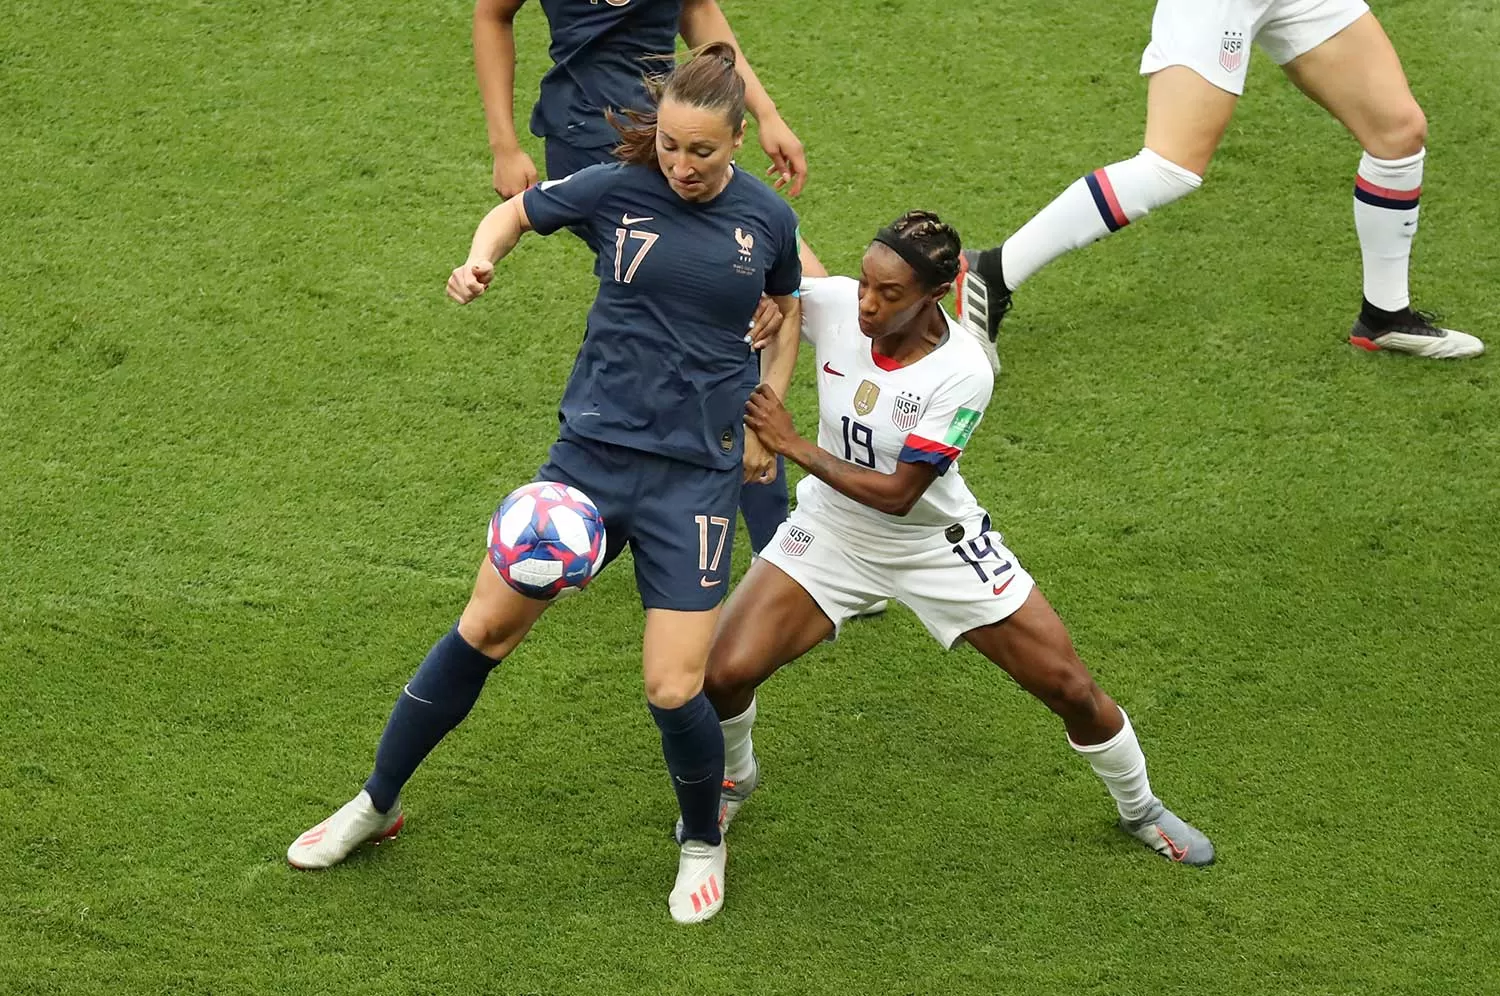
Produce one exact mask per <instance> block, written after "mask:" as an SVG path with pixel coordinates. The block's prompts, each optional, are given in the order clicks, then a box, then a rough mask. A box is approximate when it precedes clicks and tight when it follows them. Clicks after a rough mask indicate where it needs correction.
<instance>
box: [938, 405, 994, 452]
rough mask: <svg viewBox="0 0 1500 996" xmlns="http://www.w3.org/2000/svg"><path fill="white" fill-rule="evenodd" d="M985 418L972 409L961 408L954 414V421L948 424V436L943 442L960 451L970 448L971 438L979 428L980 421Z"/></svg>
mask: <svg viewBox="0 0 1500 996" xmlns="http://www.w3.org/2000/svg"><path fill="white" fill-rule="evenodd" d="M983 417H984V415H983V413H982V412H976V411H975V410H974V409H972V408H960V409H959V410H958V411H957V412H956V413H955V414H954V416H953V421H952V422H949V423H948V435H947V436H945V437H944V438H943V442H945V443H947V444H948V445H949V446H957V447H958V448H959V449H963V448H964V447H965V446H968V445H969V437H970V436H972V435H974V430H975V429H977V428H979V420H980V419H981V418H983Z"/></svg>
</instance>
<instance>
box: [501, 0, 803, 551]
mask: <svg viewBox="0 0 1500 996" xmlns="http://www.w3.org/2000/svg"><path fill="white" fill-rule="evenodd" d="M541 2H542V10H543V12H544V13H545V14H546V15H547V24H548V28H549V30H550V33H551V41H552V44H551V47H550V55H551V57H552V68H551V69H549V70H548V71H547V73H546V75H545V76H543V77H542V83H541V93H540V94H539V96H538V99H537V102H536V106H535V107H534V108H533V109H532V112H531V130H532V133H533V134H535V135H536V136H537V137H539V138H542V139H544V140H545V142H546V147H545V148H546V156H547V178H548V179H551V180H556V179H559V178H561V177H565V176H568V175H569V174H571V173H576V172H577V171H579V170H581V169H586V168H588V167H589V166H593V165H595V164H597V163H603V162H610V161H611V159H612V150H613V149H614V147H615V146H616V145H617V144H619V140H620V136H619V133H618V132H616V131H615V129H614V128H613V127H611V125H610V123H609V122H608V121H607V120H606V112H608V111H611V110H613V111H616V112H624V111H629V110H644V109H647V108H648V107H649V106H650V104H649V97H648V94H647V91H646V83H645V78H646V77H647V76H649V75H655V74H660V73H661V71H662V69H663V68H664V65H665V64H666V63H667V62H669V60H670V59H671V56H672V50H673V47H674V45H675V43H676V39H677V36H678V34H681V35H682V38H683V40H684V41H686V42H687V43H688V45H689V46H690V47H694V48H696V47H698V46H702V45H706V44H709V43H711V42H723V43H725V44H728V45H732V46H734V47H735V54H736V60H735V62H736V66H737V68H738V70H739V73H740V76H741V77H742V78H743V79H744V81H745V107H746V110H748V111H749V112H750V114H751V115H752V116H753V117H754V118H755V121H756V125H757V131H758V132H759V134H760V144H761V148H763V149H764V150H765V152H766V155H767V156H769V157H770V158H771V171H772V172H773V173H775V174H776V175H777V179H776V186H777V187H782V186H786V187H787V188H788V189H789V192H790V193H792V194H797V193H799V192H800V191H801V189H802V183H803V180H804V179H805V178H806V175H807V159H806V157H805V156H804V155H803V151H802V143H801V142H799V141H798V140H797V136H796V135H794V134H793V133H792V130H791V129H790V128H789V127H787V125H786V122H785V121H783V120H782V119H781V115H780V114H779V113H778V112H777V110H776V104H775V103H774V102H773V101H772V100H771V97H770V95H769V94H767V93H766V90H765V87H763V86H761V83H760V80H759V79H758V78H757V77H756V75H755V71H754V70H753V69H751V68H750V63H749V62H747V61H746V60H745V57H744V54H743V53H742V52H740V51H739V46H738V43H737V42H736V41H735V37H734V32H733V31H732V30H731V29H730V27H729V22H728V21H727V20H726V19H725V17H724V13H723V11H721V10H720V9H719V5H718V4H717V3H716V2H715V0H606V2H603V3H599V2H593V3H589V2H585V0H541ZM524 3H525V0H476V3H475V5H474V71H475V74H476V75H477V76H478V78H479V92H480V96H481V97H482V98H483V100H484V112H485V122H486V125H487V127H488V131H489V138H490V148H491V150H492V151H493V152H494V155H495V171H494V184H495V190H496V191H497V192H498V193H499V194H500V195H501V196H502V197H513V196H515V195H516V194H519V193H520V192H521V191H523V190H525V189H526V188H527V187H529V186H531V185H532V184H533V183H535V182H536V181H537V172H536V166H535V165H534V164H533V163H532V161H531V157H530V156H528V155H527V154H526V152H525V151H524V150H523V149H522V148H521V144H520V141H519V140H518V139H517V136H516V125H515V114H514V100H515V81H516V42H515V34H514V29H513V25H512V22H513V21H514V19H515V16H516V13H517V11H519V10H520V9H521V7H522V5H523V4H524ZM580 234H582V232H581V231H580ZM606 235H609V233H606ZM611 237H612V236H611ZM592 248H593V249H594V251H595V252H603V253H606V254H607V253H608V252H609V251H610V246H609V245H604V246H592ZM768 303H769V302H767V304H768ZM758 317H759V318H760V320H761V322H762V323H763V324H768V325H770V328H768V329H765V330H764V331H765V332H766V333H767V334H774V331H775V318H776V310H775V308H774V307H772V308H767V307H766V306H764V305H763V306H762V308H761V311H760V312H759V315H758ZM774 469H775V476H774V477H772V478H769V479H767V480H764V481H759V480H757V481H750V482H747V483H746V485H745V488H744V490H743V492H742V493H741V495H740V510H741V511H742V512H743V513H744V515H745V528H746V529H747V530H748V531H749V533H750V543H751V547H752V549H756V550H759V549H760V548H761V547H762V546H764V545H765V544H766V543H767V542H769V541H770V539H771V536H772V535H773V534H774V533H775V532H776V527H777V526H779V525H781V522H782V520H783V519H785V518H786V513H787V486H786V472H785V469H784V467H783V466H782V465H781V461H779V460H778V461H777V462H776V464H775V465H774Z"/></svg>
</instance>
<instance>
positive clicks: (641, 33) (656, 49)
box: [531, 0, 682, 149]
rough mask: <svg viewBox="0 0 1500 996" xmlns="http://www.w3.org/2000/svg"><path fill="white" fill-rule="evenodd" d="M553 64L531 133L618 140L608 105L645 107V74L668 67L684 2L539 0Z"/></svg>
mask: <svg viewBox="0 0 1500 996" xmlns="http://www.w3.org/2000/svg"><path fill="white" fill-rule="evenodd" d="M542 10H543V11H544V12H545V13H546V15H547V27H548V30H549V32H550V33H551V35H552V45H551V47H550V48H549V49H548V54H549V55H550V56H551V57H552V68H551V69H549V70H547V74H546V75H545V76H543V77H542V86H541V96H540V97H539V98H538V100H537V102H536V106H535V107H533V108H532V110H531V132H532V134H534V135H536V136H537V137H538V138H557V139H561V140H563V141H565V142H567V143H568V144H569V145H574V146H577V147H579V148H583V149H597V148H604V147H607V146H613V145H614V144H615V143H616V142H618V141H619V135H618V134H616V133H615V130H614V128H612V127H611V126H610V124H609V122H608V121H607V120H605V117H604V111H605V109H606V108H615V109H616V110H623V109H625V108H634V109H636V110H646V109H648V108H650V106H651V101H650V100H649V99H648V97H647V95H646V87H645V83H644V82H643V78H644V77H645V76H647V75H660V74H662V73H665V72H667V71H669V70H670V69H671V68H672V58H671V57H672V53H673V52H674V51H676V47H677V28H678V21H679V20H680V18H681V16H682V0H542Z"/></svg>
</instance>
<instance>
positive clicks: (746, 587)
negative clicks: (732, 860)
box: [704, 559, 833, 824]
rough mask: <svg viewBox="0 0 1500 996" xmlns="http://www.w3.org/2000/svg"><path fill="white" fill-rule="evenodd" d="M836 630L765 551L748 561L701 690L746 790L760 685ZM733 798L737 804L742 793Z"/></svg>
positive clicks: (731, 770)
mask: <svg viewBox="0 0 1500 996" xmlns="http://www.w3.org/2000/svg"><path fill="white" fill-rule="evenodd" d="M831 633H833V623H832V622H831V621H829V619H828V617H827V616H826V615H824V614H823V610H822V609H820V608H818V603H817V602H816V601H814V600H813V597H812V596H811V595H809V594H808V593H807V591H806V590H805V589H804V588H803V587H802V586H801V585H799V584H798V583H797V582H796V581H793V580H792V579H791V578H790V577H788V576H787V575H786V574H785V572H783V571H782V570H781V568H779V567H777V566H776V565H775V564H772V563H770V562H768V561H766V560H764V559H762V560H757V561H756V562H755V563H754V564H753V565H751V567H750V571H749V573H747V574H746V575H745V578H744V580H743V581H741V582H740V586H739V587H738V588H736V589H735V591H734V594H733V595H732V596H731V597H730V599H729V605H728V606H727V607H726V608H725V610H724V616H723V618H722V619H721V620H720V622H719V631H718V632H717V633H716V634H715V635H714V642H713V648H712V649H711V650H710V651H709V654H708V673H707V674H706V675H705V677H704V690H705V691H706V692H707V693H708V698H709V701H710V702H712V703H713V707H714V711H715V712H716V713H717V714H718V717H719V722H720V725H721V726H722V728H723V731H724V777H725V779H726V781H729V782H733V783H734V784H735V787H736V789H737V790H739V792H740V794H741V795H748V794H749V792H750V790H751V789H753V788H754V782H755V780H756V762H755V747H754V743H753V741H752V740H751V728H752V727H753V726H754V724H755V690H756V689H757V688H758V687H760V685H761V683H762V682H764V681H765V680H766V679H767V678H769V677H771V675H773V674H775V673H776V671H777V670H778V669H779V668H781V667H782V666H783V665H785V664H789V663H791V662H792V661H794V660H796V659H797V658H798V657H801V656H802V655H803V654H805V653H807V652H808V651H809V650H811V649H812V648H813V647H815V646H817V645H818V644H819V643H820V642H822V641H823V640H826V639H827V638H828V636H829V635H830V634H831ZM735 801H736V805H735V809H736V810H738V808H739V807H738V803H739V802H743V798H741V799H738V800H735ZM727 815H732V814H727ZM724 822H725V823H726V824H727V823H728V821H727V820H725V821H724Z"/></svg>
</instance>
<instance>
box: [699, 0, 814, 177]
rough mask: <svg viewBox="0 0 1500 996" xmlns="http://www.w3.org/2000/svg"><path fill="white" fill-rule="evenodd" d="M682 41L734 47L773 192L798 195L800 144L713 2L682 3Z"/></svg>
mask: <svg viewBox="0 0 1500 996" xmlns="http://www.w3.org/2000/svg"><path fill="white" fill-rule="evenodd" d="M677 30H678V32H679V33H680V34H681V35H682V40H683V41H685V42H687V43H688V45H689V46H690V47H692V48H697V47H698V46H700V45H707V44H708V43H709V42H716V41H722V42H728V43H729V44H731V45H733V46H734V54H735V57H736V58H735V65H736V66H737V67H738V68H739V73H740V76H741V77H743V78H744V80H745V107H746V108H747V109H748V110H749V111H750V113H751V114H752V115H753V116H754V117H755V123H756V126H757V128H758V130H759V132H760V146H761V148H762V149H764V150H765V151H766V155H768V156H770V157H771V172H773V173H776V174H778V178H777V180H776V189H778V190H780V189H781V188H782V187H785V186H786V185H787V184H789V183H790V184H791V187H790V189H789V190H788V193H790V194H792V196H794V197H795V196H796V195H797V194H800V193H801V192H802V184H803V183H804V182H806V179H807V156H806V154H805V152H804V151H803V149H802V142H801V141H800V140H799V139H798V138H797V136H796V135H795V134H793V132H792V129H791V128H789V127H788V126H787V123H786V122H785V121H783V120H781V112H779V111H778V110H776V103H775V102H774V101H773V100H771V95H770V94H769V93H767V92H766V88H765V87H764V86H762V85H761V82H760V77H758V76H756V75H755V70H754V69H752V68H751V66H750V60H749V59H746V58H745V53H744V51H743V50H742V49H741V48H740V43H739V41H738V40H737V39H736V38H735V37H734V30H733V29H732V28H730V26H729V19H728V18H726V17H725V16H724V12H723V11H722V10H720V9H719V5H718V3H717V2H716V0H686V2H685V3H683V5H682V17H681V19H680V20H679V21H678V22H677Z"/></svg>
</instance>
